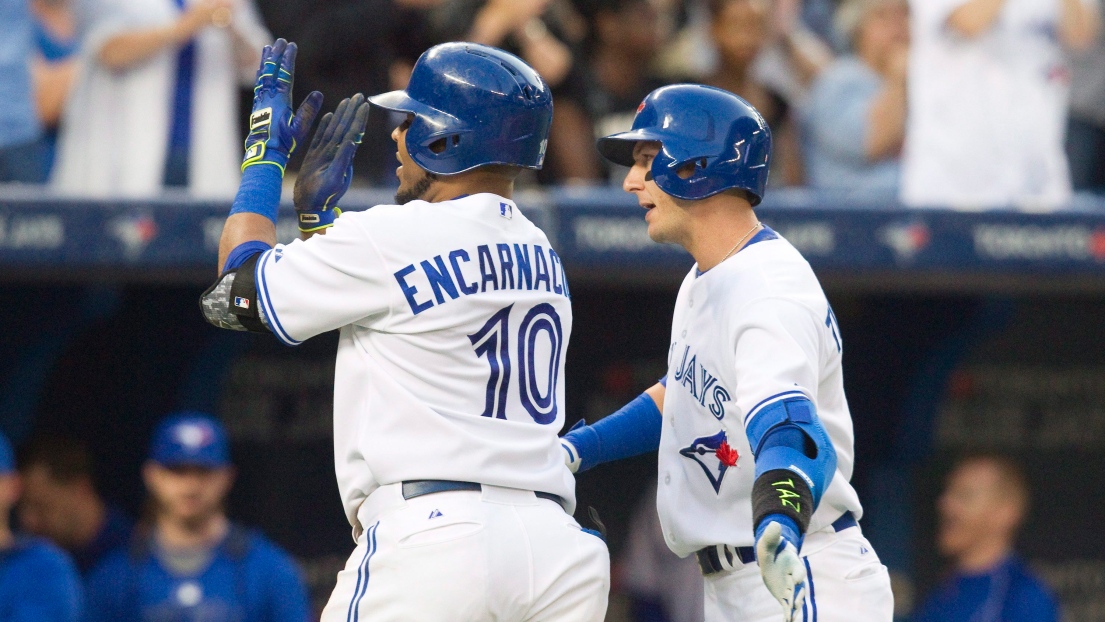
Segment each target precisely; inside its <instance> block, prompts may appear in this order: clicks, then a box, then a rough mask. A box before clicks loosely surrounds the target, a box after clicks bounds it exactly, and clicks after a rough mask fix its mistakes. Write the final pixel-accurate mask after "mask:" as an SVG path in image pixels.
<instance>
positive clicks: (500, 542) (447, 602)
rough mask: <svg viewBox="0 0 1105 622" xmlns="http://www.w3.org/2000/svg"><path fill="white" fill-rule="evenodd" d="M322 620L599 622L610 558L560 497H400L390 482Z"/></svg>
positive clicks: (370, 502) (373, 504)
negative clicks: (576, 519) (569, 512)
mask: <svg viewBox="0 0 1105 622" xmlns="http://www.w3.org/2000/svg"><path fill="white" fill-rule="evenodd" d="M358 520H359V522H360V524H361V525H363V526H364V532H363V533H361V534H359V535H358V537H357V548H356V549H355V550H354V551H353V554H352V555H351V556H350V557H349V561H348V562H347V563H346V566H345V569H344V570H342V571H341V572H340V573H338V580H337V586H336V587H335V588H334V592H333V594H331V596H330V601H329V602H328V603H327V605H326V608H325V609H324V610H323V612H322V619H321V622H362V621H365V622H377V621H379V622H389V621H395V622H412V621H415V620H418V621H422V620H425V621H427V622H429V621H438V620H440V621H445V620H448V621H449V622H468V621H472V622H476V621H479V622H485V621H490V620H501V621H504V622H522V621H533V622H539V621H554V620H555V621H564V622H602V620H603V619H604V617H605V616H606V605H607V595H608V593H609V591H610V555H609V552H608V551H607V549H606V544H605V543H604V542H603V541H602V540H601V539H600V538H598V537H596V536H594V535H591V534H589V533H586V532H584V531H582V530H581V529H580V527H579V524H578V523H576V521H575V519H574V518H572V517H571V516H569V515H568V514H566V513H565V512H564V510H563V509H562V508H561V507H560V505H559V504H557V503H556V502H554V501H551V500H548V499H542V498H538V497H536V496H535V495H534V493H533V492H530V491H524V490H516V489H511V488H501V487H496V486H483V490H482V492H481V491H450V492H439V493H434V494H428V495H425V496H420V497H416V498H413V499H409V500H405V499H403V495H402V491H401V485H400V484H391V485H388V486H383V487H381V488H380V489H378V490H377V491H375V492H373V493H372V494H371V495H370V496H369V497H368V499H366V500H365V502H364V504H363V505H362V506H361V508H360V510H359V512H358Z"/></svg>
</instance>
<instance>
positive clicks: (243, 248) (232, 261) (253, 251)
mask: <svg viewBox="0 0 1105 622" xmlns="http://www.w3.org/2000/svg"><path fill="white" fill-rule="evenodd" d="M270 248H272V247H271V246H269V245H268V244H266V243H264V242H262V241H260V240H250V241H249V242H242V243H241V244H239V245H237V246H235V247H234V250H232V251H230V254H229V255H227V256H226V263H224V264H223V274H226V273H227V272H229V271H231V270H236V269H237V268H238V267H240V266H241V265H242V264H243V263H245V262H246V260H247V259H249V258H250V257H253V256H254V255H258V254H260V253H263V252H265V251H267V250H269V249H270Z"/></svg>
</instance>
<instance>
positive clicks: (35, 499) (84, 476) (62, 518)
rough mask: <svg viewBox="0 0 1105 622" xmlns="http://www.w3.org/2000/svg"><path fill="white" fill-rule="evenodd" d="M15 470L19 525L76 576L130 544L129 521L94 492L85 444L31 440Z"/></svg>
mask: <svg viewBox="0 0 1105 622" xmlns="http://www.w3.org/2000/svg"><path fill="white" fill-rule="evenodd" d="M19 470H20V473H21V474H22V477H23V498H22V499H21V501H20V504H19V523H20V524H21V525H22V526H23V528H24V529H26V530H27V531H29V532H31V533H33V534H35V535H38V536H42V537H44V538H49V539H50V540H52V541H53V542H54V544H57V545H58V546H60V547H62V548H64V549H66V550H67V551H68V552H69V555H71V556H72V557H73V561H74V562H76V564H77V568H78V569H79V570H80V572H81V574H84V575H87V574H88V572H89V571H90V570H92V568H94V567H95V566H96V564H98V563H99V562H100V560H101V559H103V557H104V556H105V555H107V554H108V553H110V552H111V551H113V550H115V549H116V548H119V547H120V546H122V545H124V544H125V543H126V542H128V541H129V540H130V534H131V529H132V527H133V525H132V523H131V520H130V518H128V517H127V515H126V514H124V513H123V511H122V510H120V509H119V508H117V507H114V506H109V505H107V504H106V503H104V500H103V499H102V498H101V497H100V495H99V493H97V492H96V485H95V482H94V473H93V471H94V469H93V466H92V456H91V455H90V454H89V452H88V448H87V447H85V446H84V444H82V443H80V442H78V441H74V440H69V439H61V438H42V439H36V440H34V441H32V442H31V443H30V444H29V445H27V447H25V448H24V450H23V452H22V454H21V456H20V461H19Z"/></svg>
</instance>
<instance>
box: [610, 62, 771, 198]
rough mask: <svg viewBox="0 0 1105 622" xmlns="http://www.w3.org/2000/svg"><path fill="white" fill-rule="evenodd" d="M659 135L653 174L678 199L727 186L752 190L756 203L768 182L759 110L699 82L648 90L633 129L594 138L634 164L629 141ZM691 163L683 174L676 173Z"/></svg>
mask: <svg viewBox="0 0 1105 622" xmlns="http://www.w3.org/2000/svg"><path fill="white" fill-rule="evenodd" d="M644 140H648V141H659V142H660V143H661V144H662V147H661V149H660V153H659V154H657V155H656V157H655V158H654V159H653V161H652V178H653V179H654V180H656V185H657V186H659V187H660V189H661V190H663V191H664V192H666V193H668V194H670V195H672V196H673V197H676V198H680V199H705V198H706V197H709V196H713V195H715V194H717V193H719V192H723V191H725V190H729V189H731V188H740V189H741V190H745V191H747V192H748V193H750V194H751V195H752V197H753V198H752V205H758V204H759V202H760V200H761V199H763V196H764V188H765V187H766V186H767V168H768V161H769V160H770V159H771V130H769V129H768V127H767V123H766V122H765V121H764V118H763V117H762V116H760V113H759V112H757V111H756V109H755V108H753V107H752V105H751V104H749V103H748V102H746V101H744V100H743V99H741V98H740V97H737V96H736V95H734V94H732V93H730V92H729V91H724V90H722V89H717V88H714V87H712V86H703V85H701V84H673V85H671V86H665V87H662V88H659V89H656V90H655V91H653V92H651V93H649V95H648V97H646V98H645V100H644V101H643V102H641V105H640V107H638V108H637V116H636V117H634V119H633V129H631V130H629V131H628V132H622V133H620V134H614V135H612V136H607V137H605V138H600V139H599V141H598V150H599V152H600V153H602V155H603V156H604V157H605V158H606V159H607V160H610V161H611V162H614V163H615V164H621V165H622V166H633V147H634V145H636V144H637V143H638V142H640V141H644ZM692 163H693V164H694V165H695V166H694V170H693V171H691V172H690V175H689V176H688V177H683V176H680V175H679V174H678V172H679V171H680V169H682V168H683V167H684V166H685V165H687V164H692Z"/></svg>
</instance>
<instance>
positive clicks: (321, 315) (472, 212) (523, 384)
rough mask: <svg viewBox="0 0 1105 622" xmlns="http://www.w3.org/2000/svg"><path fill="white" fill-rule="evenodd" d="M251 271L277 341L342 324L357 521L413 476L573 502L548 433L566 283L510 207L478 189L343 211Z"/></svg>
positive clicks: (347, 462) (350, 502) (339, 440)
mask: <svg viewBox="0 0 1105 622" xmlns="http://www.w3.org/2000/svg"><path fill="white" fill-rule="evenodd" d="M256 280H257V289H258V300H259V303H260V309H261V311H262V313H263V315H264V317H265V319H266V323H267V324H268V325H269V326H270V327H271V328H272V331H273V332H274V333H275V334H276V336H277V337H279V338H280V340H281V341H283V342H285V343H287V344H292V345H294V344H297V343H299V342H301V341H303V340H304V339H307V338H309V337H312V336H314V335H317V334H319V333H322V332H325V331H328V330H333V329H336V328H340V329H341V332H340V340H339V343H338V355H337V369H336V371H335V378H334V458H335V464H336V471H337V477H338V488H339V490H340V492H341V497H342V502H343V504H344V505H345V512H346V516H347V517H348V519H349V522H350V524H352V525H354V527H356V526H357V525H356V517H357V508H358V507H359V506H360V505H361V502H362V501H363V500H364V499H365V498H366V497H367V496H368V495H369V494H370V493H372V492H373V491H374V490H376V489H377V488H378V487H379V486H381V485H385V484H392V483H397V482H402V481H409V480H419V479H439V480H455V481H468V482H478V483H481V484H488V485H494V486H502V487H507V488H517V489H523V490H531V491H540V492H548V493H552V494H555V495H559V496H561V497H563V498H564V499H566V500H567V501H568V503H569V506H571V505H574V486H575V483H574V479H573V477H572V474H571V473H570V472H569V471H568V469H567V467H565V466H564V456H563V450H562V449H561V448H560V443H559V440H558V438H557V433H558V432H559V430H560V428H561V427H562V426H563V423H564V360H565V350H566V349H567V345H568V338H569V336H570V335H571V331H572V309H571V304H570V301H569V299H568V284H567V281H566V280H565V278H564V271H563V268H562V266H561V262H560V259H559V257H558V256H557V254H556V252H555V251H554V250H553V249H552V247H551V246H550V244H549V240H548V238H547V237H546V236H545V234H544V233H543V232H542V231H541V230H540V229H538V228H537V227H536V226H535V225H534V224H533V223H532V222H530V221H529V220H528V219H527V218H526V217H525V215H523V214H522V213H521V211H519V210H518V208H517V206H516V205H515V204H514V202H513V201H510V200H508V199H504V198H502V197H499V196H497V195H493V194H477V195H472V196H466V197H458V198H457V199H454V200H451V201H444V202H441V203H427V202H424V201H414V202H411V203H408V204H406V205H381V206H377V207H374V208H372V209H370V210H367V211H365V212H347V213H345V214H343V215H342V217H341V218H339V219H338V220H337V222H336V224H335V225H334V226H333V227H332V228H330V229H329V230H328V231H327V233H326V235H324V236H315V237H313V238H311V239H310V240H308V241H306V242H303V241H298V240H297V241H295V242H292V243H291V244H287V245H278V246H277V247H276V248H275V249H272V250H270V251H267V252H265V253H264V254H263V255H262V256H261V258H260V259H259V260H258V262H257V271H256ZM570 511H571V507H569V512H570Z"/></svg>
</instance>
